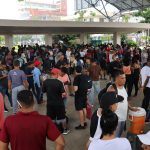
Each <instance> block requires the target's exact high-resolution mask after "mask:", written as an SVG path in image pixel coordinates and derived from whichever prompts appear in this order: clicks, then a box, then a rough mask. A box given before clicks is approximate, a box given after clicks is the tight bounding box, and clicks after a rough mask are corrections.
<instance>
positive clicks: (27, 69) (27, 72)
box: [25, 67, 33, 82]
mask: <svg viewBox="0 0 150 150" xmlns="http://www.w3.org/2000/svg"><path fill="white" fill-rule="evenodd" d="M32 71H33V68H29V67H26V68H25V74H26V75H32ZM27 80H28V82H33V76H30V77H27Z"/></svg>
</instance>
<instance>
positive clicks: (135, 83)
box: [132, 60, 140, 97]
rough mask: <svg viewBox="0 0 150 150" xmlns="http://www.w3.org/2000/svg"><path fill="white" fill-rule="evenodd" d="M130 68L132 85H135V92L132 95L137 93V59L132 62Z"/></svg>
mask: <svg viewBox="0 0 150 150" xmlns="http://www.w3.org/2000/svg"><path fill="white" fill-rule="evenodd" d="M132 68H133V75H132V77H133V83H132V86H133V85H134V87H135V94H134V97H135V96H137V94H138V89H139V87H138V84H139V78H140V65H139V63H138V61H136V60H134V61H133V62H132Z"/></svg>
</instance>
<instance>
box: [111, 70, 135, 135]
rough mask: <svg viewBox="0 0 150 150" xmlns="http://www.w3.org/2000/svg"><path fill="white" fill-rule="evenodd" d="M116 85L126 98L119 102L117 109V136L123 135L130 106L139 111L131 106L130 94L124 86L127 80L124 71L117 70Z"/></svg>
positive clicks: (120, 93) (121, 94) (119, 92)
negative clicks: (129, 101)
mask: <svg viewBox="0 0 150 150" xmlns="http://www.w3.org/2000/svg"><path fill="white" fill-rule="evenodd" d="M114 75H115V76H114V77H115V85H116V87H117V93H118V95H120V96H122V97H123V98H124V100H123V101H122V102H121V103H118V107H117V110H116V112H115V113H116V114H117V116H118V119H119V120H118V126H117V129H116V137H121V135H122V133H123V131H124V129H125V127H126V120H127V113H128V108H129V109H130V110H132V111H138V109H137V108H136V107H131V106H130V104H129V103H128V94H127V91H126V89H125V87H124V85H125V82H126V77H125V74H124V72H123V71H116V72H115V74H114Z"/></svg>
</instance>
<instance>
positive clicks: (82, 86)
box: [79, 75, 92, 91]
mask: <svg viewBox="0 0 150 150" xmlns="http://www.w3.org/2000/svg"><path fill="white" fill-rule="evenodd" d="M91 88H92V80H91V78H90V77H89V76H88V75H81V76H80V81H79V90H81V91H88V89H91Z"/></svg>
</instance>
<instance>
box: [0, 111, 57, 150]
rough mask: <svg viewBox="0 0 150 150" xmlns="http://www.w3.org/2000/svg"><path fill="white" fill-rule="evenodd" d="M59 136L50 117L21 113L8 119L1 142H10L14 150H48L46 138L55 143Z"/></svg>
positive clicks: (36, 113)
mask: <svg viewBox="0 0 150 150" xmlns="http://www.w3.org/2000/svg"><path fill="white" fill-rule="evenodd" d="M59 136H60V132H59V131H58V129H57V128H56V126H55V125H54V123H53V122H52V120H51V119H50V118H49V117H47V116H43V115H40V114H38V112H36V111H34V112H30V113H22V112H19V113H17V114H16V115H12V116H9V117H7V118H6V120H5V123H4V127H3V129H2V132H1V135H0V140H1V141H2V142H4V143H9V142H10V144H11V149H12V150H46V138H48V139H50V140H52V141H55V140H56V139H57V138H58V137H59Z"/></svg>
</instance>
